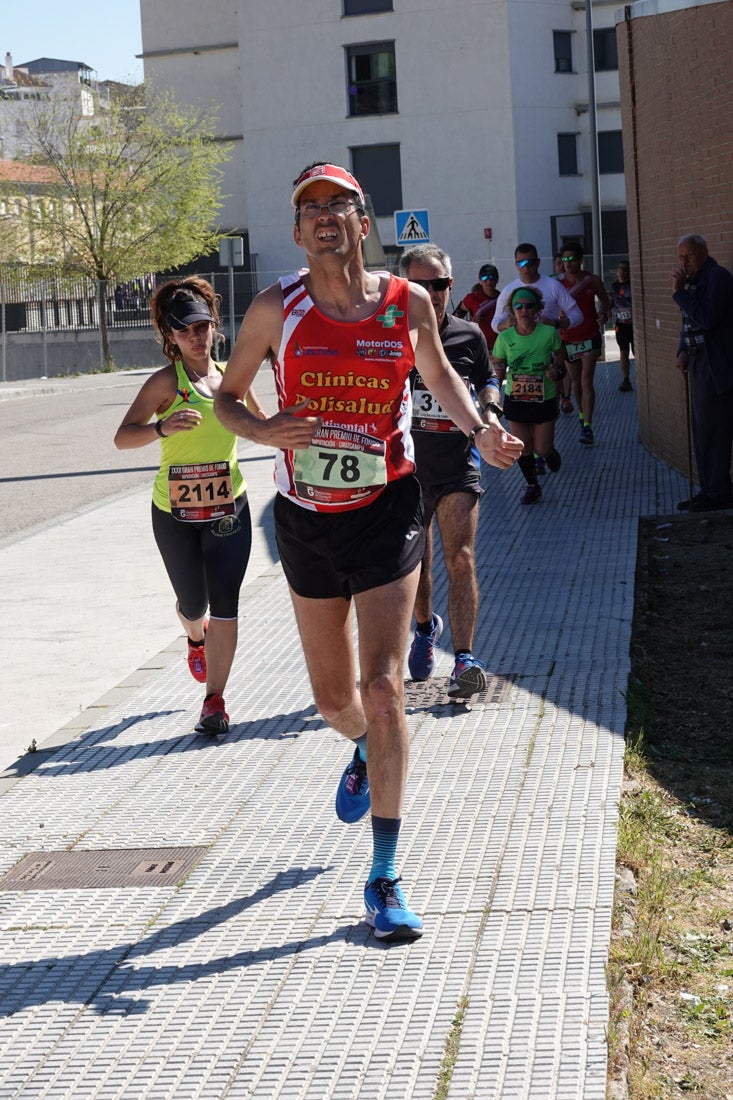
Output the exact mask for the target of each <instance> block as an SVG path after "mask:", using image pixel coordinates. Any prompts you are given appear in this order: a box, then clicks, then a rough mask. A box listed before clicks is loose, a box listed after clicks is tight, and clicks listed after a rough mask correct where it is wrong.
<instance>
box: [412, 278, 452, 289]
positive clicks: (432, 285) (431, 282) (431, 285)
mask: <svg viewBox="0 0 733 1100" xmlns="http://www.w3.org/2000/svg"><path fill="white" fill-rule="evenodd" d="M410 282H411V283H417V285H418V286H424V287H425V289H426V290H435V291H438V292H440V291H441V290H447V289H448V287H449V286H450V284H451V278H450V275H444V276H443V277H442V278H441V279H410Z"/></svg>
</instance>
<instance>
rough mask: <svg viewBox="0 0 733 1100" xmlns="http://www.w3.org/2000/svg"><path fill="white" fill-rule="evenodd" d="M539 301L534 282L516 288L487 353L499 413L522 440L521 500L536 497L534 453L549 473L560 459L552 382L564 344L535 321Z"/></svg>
mask: <svg viewBox="0 0 733 1100" xmlns="http://www.w3.org/2000/svg"><path fill="white" fill-rule="evenodd" d="M543 305H544V303H543V300H542V295H541V294H540V292H539V291H538V290H535V289H534V287H530V286H522V287H518V288H517V290H515V291H514V293H513V294H512V296H511V299H510V309H511V314H512V320H513V322H514V323H513V326H512V327H511V328H507V329H504V331H503V332H500V333H499V335H498V336H497V338H496V343H495V344H494V348H493V351H492V355H491V357H492V360H493V363H494V368H495V370H496V373H497V375H498V376H499V379H500V381H501V382H502V383H503V388H504V393H505V398H504V415H505V416H506V417H507V419H508V421H509V427H510V429H511V431H512V433H513V434H514V435H516V436H518V437H519V438H520V439H521V440H522V442H523V443H524V451H523V452H522V455H521V457H520V459H519V467H520V469H521V471H522V473H523V474H524V477H525V480H526V482H527V488H526V490H525V492H524V495H523V497H522V499H521V503H522V504H534V503H535V502H536V501H538V500H539V499H540V497H541V496H542V490H541V489H540V487H539V484H538V482H537V469H536V466H535V457H534V456H535V454H537V455H540V456H541V457H542V458H544V459H545V462H546V463H547V468H548V469H549V470H551V471H552V472H553V473H555V472H556V471H557V470H559V469H560V462H561V459H560V455H559V453H558V452H557V451H556V450H555V421H556V419H557V399H558V387H557V385H556V383H557V382H559V381H560V379H561V378H563V377H564V375H565V370H566V368H565V349H564V346H563V343H562V340H561V339H560V337H559V335H558V331H557V329H556V328H555V327H554V326H553V325H543V324H540V323H539V322H538V320H537V318H538V317H539V316H540V315H541V314H542V308H543Z"/></svg>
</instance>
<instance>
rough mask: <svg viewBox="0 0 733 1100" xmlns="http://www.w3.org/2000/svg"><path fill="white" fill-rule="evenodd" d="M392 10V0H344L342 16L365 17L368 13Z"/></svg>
mask: <svg viewBox="0 0 733 1100" xmlns="http://www.w3.org/2000/svg"><path fill="white" fill-rule="evenodd" d="M392 10H393V7H392V0H344V15H366V14H368V13H369V12H370V11H392Z"/></svg>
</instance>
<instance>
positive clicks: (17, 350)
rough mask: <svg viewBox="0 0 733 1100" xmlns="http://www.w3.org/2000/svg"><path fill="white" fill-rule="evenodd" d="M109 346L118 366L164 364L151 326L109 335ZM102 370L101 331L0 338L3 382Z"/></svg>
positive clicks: (14, 333)
mask: <svg viewBox="0 0 733 1100" xmlns="http://www.w3.org/2000/svg"><path fill="white" fill-rule="evenodd" d="M110 347H111V350H112V355H113V357H114V361H115V364H116V366H118V367H153V366H156V365H157V364H160V366H163V365H164V364H165V359H164V358H163V353H162V351H161V349H160V347H159V346H158V344H156V342H155V340H154V339H153V334H152V329H151V328H150V326H148V327H147V328H146V329H144V330H142V329H141V330H136V329H125V330H121V331H120V330H117V331H115V332H114V333H110ZM102 369H103V365H102V359H101V352H100V344H99V333H98V332H93V331H91V332H90V331H89V330H84V331H81V332H54V333H49V334H48V335H47V336H46V339H45V340H44V338H43V336H42V335H41V334H37V333H30V334H29V333H16V332H9V333H6V334H5V337H4V338H3V336H2V335H0V381H3V382H16V381H18V380H19V379H22V378H58V377H60V376H63V375H67V374H93V373H95V372H96V371H99V370H102Z"/></svg>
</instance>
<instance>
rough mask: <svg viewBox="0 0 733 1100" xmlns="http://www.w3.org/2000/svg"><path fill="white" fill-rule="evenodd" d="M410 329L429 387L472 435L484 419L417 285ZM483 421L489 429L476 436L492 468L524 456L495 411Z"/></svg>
mask: <svg viewBox="0 0 733 1100" xmlns="http://www.w3.org/2000/svg"><path fill="white" fill-rule="evenodd" d="M410 330H411V332H412V333H413V339H414V340H415V365H416V366H417V369H418V370H419V371H420V374H421V376H422V378H423V380H424V382H425V384H426V386H427V387H428V389H429V390H430V392H431V393H432V394H433V396H434V397H436V398H437V399H438V401H439V402H440V405H441V408H443V409H444V410H445V412H446V413H447V414H448V416H449V417H450V418H451V420H452V421H453V423H454V424H456V425H457V426H458V427H459V428H460V429H461V431H462V432H464V433H465V435H470V433H471V431H472V430H473V429H474V428H476V427H477V426H478V425H479V424H480V423H481V418H480V417H479V414H478V412H477V411H476V406H475V405H474V403H473V401H472V400H471V398H470V396H469V393H468V390H467V389H466V387H465V385H464V384H463V382H462V381H461V379H460V377H459V376H458V374H457V373H456V372H455V371H454V370H453V367H452V366H451V365H450V363H449V362H448V360H447V359H446V357H445V354H444V352H443V349H442V347H441V344H440V337H439V335H438V325H437V322H436V320H435V311H434V310H433V307H432V305H431V303H430V298H429V297H428V294H427V291H425V290H423V288H422V287H419V286H415V285H412V286H411V287H410ZM483 419H484V421H485V423H486V426H487V427H488V429H489V430H488V431H482V432H479V433H478V434H477V435H476V436H475V442H476V446H477V447H478V449H479V452H480V454H481V457H482V458H483V459H484V460H485V461H486V462H488V463H489V464H490V465H491V466H498V467H500V468H501V469H506V468H507V467H509V466H511V465H512V463H513V462H514V460H515V459H516V458H518V457H519V455H520V454H521V453H522V448H523V444H522V441H521V440H520V439H517V438H516V436H513V435H511V434H510V433H509V432H507V431H505V430H504V428H502V426H501V423H500V421H499V419H498V417H496V416H495V415H494V413H493V412H487V413H485V414H484V418H483Z"/></svg>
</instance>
